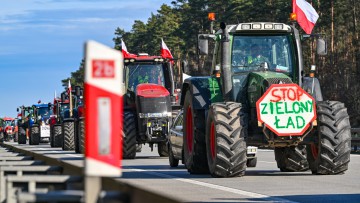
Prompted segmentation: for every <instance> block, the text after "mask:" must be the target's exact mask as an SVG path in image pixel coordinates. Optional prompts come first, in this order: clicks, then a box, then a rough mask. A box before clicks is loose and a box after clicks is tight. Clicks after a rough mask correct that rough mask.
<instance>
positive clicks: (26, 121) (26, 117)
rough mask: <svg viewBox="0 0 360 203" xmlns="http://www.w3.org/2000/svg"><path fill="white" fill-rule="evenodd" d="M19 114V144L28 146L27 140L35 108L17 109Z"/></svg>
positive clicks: (21, 107) (22, 107) (23, 107)
mask: <svg viewBox="0 0 360 203" xmlns="http://www.w3.org/2000/svg"><path fill="white" fill-rule="evenodd" d="M16 110H17V112H18V122H17V126H18V138H17V142H18V143H19V144H26V140H27V138H28V136H29V128H30V117H31V116H32V114H33V108H32V107H31V106H20V107H18V108H17V109H16Z"/></svg>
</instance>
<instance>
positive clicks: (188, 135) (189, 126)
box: [186, 107, 193, 153]
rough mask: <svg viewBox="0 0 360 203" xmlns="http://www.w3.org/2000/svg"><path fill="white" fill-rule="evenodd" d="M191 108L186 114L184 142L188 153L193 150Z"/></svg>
mask: <svg viewBox="0 0 360 203" xmlns="http://www.w3.org/2000/svg"><path fill="white" fill-rule="evenodd" d="M192 120H193V118H192V111H191V107H188V109H187V112H186V142H187V150H188V152H189V153H191V152H192V150H193V122H192Z"/></svg>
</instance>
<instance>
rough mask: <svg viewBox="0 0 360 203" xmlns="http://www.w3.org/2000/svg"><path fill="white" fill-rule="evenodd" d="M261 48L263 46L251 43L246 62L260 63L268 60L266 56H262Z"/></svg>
mask: <svg viewBox="0 0 360 203" xmlns="http://www.w3.org/2000/svg"><path fill="white" fill-rule="evenodd" d="M262 49H264V48H262V47H260V46H259V45H257V44H253V45H251V48H250V56H248V57H247V58H246V62H247V64H249V65H260V64H261V63H263V62H269V59H268V58H267V57H266V56H264V54H263V50H262Z"/></svg>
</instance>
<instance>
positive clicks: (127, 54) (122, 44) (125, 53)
mask: <svg viewBox="0 0 360 203" xmlns="http://www.w3.org/2000/svg"><path fill="white" fill-rule="evenodd" d="M121 52H122V54H123V56H124V58H133V57H136V54H131V53H129V52H128V50H127V48H126V46H125V42H124V41H123V40H122V39H121Z"/></svg>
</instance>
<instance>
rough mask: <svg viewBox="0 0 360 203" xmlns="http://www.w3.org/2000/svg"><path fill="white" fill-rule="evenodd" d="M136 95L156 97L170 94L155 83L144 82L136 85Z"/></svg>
mask: <svg viewBox="0 0 360 203" xmlns="http://www.w3.org/2000/svg"><path fill="white" fill-rule="evenodd" d="M136 95H137V96H140V97H145V98H157V97H167V96H169V95H170V93H169V91H168V90H167V89H166V88H165V87H163V86H161V85H157V84H151V83H144V84H139V85H138V86H137V87H136Z"/></svg>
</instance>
